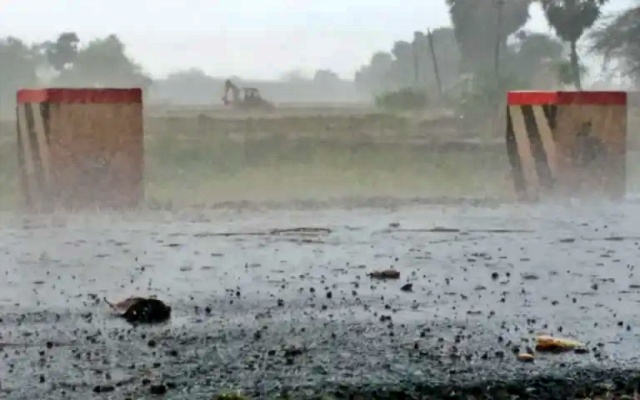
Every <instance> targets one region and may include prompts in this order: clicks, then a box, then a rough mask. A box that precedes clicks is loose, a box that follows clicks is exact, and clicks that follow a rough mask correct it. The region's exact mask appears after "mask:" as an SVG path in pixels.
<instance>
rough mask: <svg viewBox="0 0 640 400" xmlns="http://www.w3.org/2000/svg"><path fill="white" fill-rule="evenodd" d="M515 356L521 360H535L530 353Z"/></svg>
mask: <svg viewBox="0 0 640 400" xmlns="http://www.w3.org/2000/svg"><path fill="white" fill-rule="evenodd" d="M517 357H518V361H522V362H533V361H534V360H535V357H534V356H533V354H531V353H520V354H518V356H517Z"/></svg>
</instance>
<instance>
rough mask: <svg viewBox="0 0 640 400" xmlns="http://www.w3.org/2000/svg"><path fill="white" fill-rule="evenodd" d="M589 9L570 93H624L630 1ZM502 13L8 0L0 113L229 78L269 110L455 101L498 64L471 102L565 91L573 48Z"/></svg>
mask: <svg viewBox="0 0 640 400" xmlns="http://www.w3.org/2000/svg"><path fill="white" fill-rule="evenodd" d="M593 2H594V3H602V7H601V8H599V14H598V17H599V18H597V21H595V23H594V24H592V25H589V24H587V25H588V26H587V25H585V30H584V32H580V35H579V37H578V40H576V41H575V42H576V43H577V49H578V52H579V55H580V59H579V68H576V69H577V70H579V75H580V76H579V78H580V81H581V82H578V84H582V81H584V83H585V84H586V85H588V87H595V88H605V87H606V88H624V89H629V88H631V87H632V86H633V85H635V84H637V83H638V81H640V77H639V76H640V73H638V71H639V69H637V68H636V67H635V65H637V64H634V63H638V60H639V59H640V56H639V55H638V54H639V53H640V52H639V51H638V50H637V49H636V48H634V47H633V46H630V45H628V43H631V42H633V40H632V39H633V38H635V37H633V36H630V35H632V33H631V32H629V30H628V29H627V30H624V29H622V28H621V27H619V26H618V32H617V33H616V32H613V30H614V29H613V28H614V27H615V24H616V23H618V24H621V23H622V22H624V21H622V19H623V15H624V13H627V14H628V13H632V12H636V13H637V10H638V2H637V1H634V0H611V1H598V0H594V1H593ZM499 3H500V1H498V0H474V1H469V0H467V1H465V0H458V1H451V0H432V1H422V2H417V1H413V0H410V1H406V2H403V3H402V4H399V3H396V2H391V1H380V2H377V3H370V2H367V3H364V2H358V1H351V2H349V3H348V4H347V3H345V2H338V1H323V2H313V3H312V2H308V1H295V2H293V1H288V0H269V1H267V0H264V1H257V0H245V1H243V2H232V1H219V2H215V3H211V2H206V1H204V0H190V1H187V0H183V1H174V0H164V1H162V0H156V1H154V2H151V1H143V0H138V1H133V2H132V1H128V0H110V1H107V0H83V1H82V2H78V1H73V0H57V1H56V2H55V7H52V5H51V2H50V1H47V2H45V1H44V0H29V1H15V0H5V1H2V2H0V36H2V39H1V40H0V108H1V109H2V110H4V111H6V110H10V112H12V111H11V110H13V106H14V101H15V100H14V99H15V92H16V90H17V89H19V88H22V87H41V86H68V87H74V86H87V87H100V86H112V87H122V86H142V87H143V88H144V89H145V95H146V101H147V102H150V103H156V104H174V105H212V104H216V105H219V104H221V97H222V86H223V83H224V80H225V79H227V78H229V77H231V78H232V79H233V80H234V81H235V82H236V83H238V84H240V85H241V86H245V87H247V86H254V87H257V88H259V89H260V91H261V92H262V94H263V96H264V97H266V98H268V99H270V100H272V101H274V102H276V103H353V104H355V103H373V101H374V100H375V98H376V96H379V95H381V94H382V93H387V92H393V91H398V90H401V89H403V88H419V89H420V90H422V91H424V92H426V93H427V94H428V95H429V96H430V97H443V96H444V97H447V98H450V97H456V96H458V97H459V95H460V93H461V92H464V91H468V90H469V86H470V85H471V86H473V85H474V83H473V79H474V78H475V81H476V82H477V81H485V80H486V79H485V78H486V77H488V76H492V75H493V74H494V73H495V70H496V67H499V69H500V71H501V74H502V77H501V79H502V82H501V84H500V86H499V88H491V89H486V88H485V89H486V90H485V92H486V93H485V92H481V93H480V94H481V95H482V96H485V97H486V96H488V95H489V94H491V93H499V92H500V91H502V90H503V89H529V88H539V89H545V88H558V87H562V86H566V85H574V84H576V82H575V78H576V76H575V74H573V72H572V71H571V68H570V67H571V65H569V67H567V64H570V63H571V62H574V61H577V59H576V60H574V59H572V57H571V51H570V50H571V42H572V40H567V39H570V38H568V37H567V36H566V35H564V37H563V35H562V34H561V33H562V29H560V30H558V29H557V28H558V27H557V26H556V27H554V26H553V24H550V23H549V22H550V21H551V20H550V18H549V13H548V12H547V13H545V10H543V7H542V6H541V5H540V4H538V2H533V1H530V0H508V1H506V2H504V3H503V4H502V5H501V6H500V15H501V17H500V23H499V24H498V23H497V18H498V17H497V15H498V12H497V9H498V4H499ZM543 3H545V2H543ZM546 3H547V4H549V3H554V2H553V1H551V2H549V1H547V2H546ZM557 3H562V2H561V1H560V2H557ZM547 11H548V10H547ZM627 19H629V17H627ZM638 20H640V18H638ZM498 26H500V28H498ZM635 26H637V23H636V25H635ZM605 33H606V35H605ZM615 34H617V35H618V37H617V38H615V39H616V40H614V38H612V35H615ZM598 35H599V36H598ZM624 35H627V37H626V39H627V42H624V41H623V39H625V38H623V37H622V36H624ZM636 35H637V33H636ZM636 37H637V36H636ZM636 42H638V43H640V39H638V40H636ZM496 44H498V46H496ZM496 48H498V49H499V57H498V58H496V54H495V53H496V51H495V49H496ZM605 60H606V61H608V63H606V64H605V63H604V61H605ZM436 65H437V67H436ZM576 65H578V64H577V63H576ZM567 68H569V70H567ZM436 69H437V70H438V71H437V72H438V74H436ZM567 75H568V76H567ZM478 78H480V79H478ZM475 85H476V86H477V84H475ZM498 89H499V90H498ZM478 90H480V89H478ZM483 90H484V89H483ZM476 94H477V93H476ZM482 96H481V97H482ZM461 101H462V100H460V101H459V102H461Z"/></svg>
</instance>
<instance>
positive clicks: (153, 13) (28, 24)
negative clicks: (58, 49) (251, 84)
mask: <svg viewBox="0 0 640 400" xmlns="http://www.w3.org/2000/svg"><path fill="white" fill-rule="evenodd" d="M630 3H631V0H613V1H612V2H611V3H610V4H609V5H608V6H607V7H606V11H605V12H612V11H616V10H618V9H621V8H624V6H626V5H628V4H630ZM187 4H188V6H185V5H187ZM212 4H213V3H212V2H208V1H205V0H182V1H178V0H155V1H153V2H152V1H150V0H136V1H131V0H83V1H82V2H80V1H77V0H56V2H55V6H53V3H52V2H51V1H50V0H49V1H46V2H45V0H29V1H27V2H24V1H17V0H0V35H2V36H9V35H11V36H17V37H19V38H22V39H24V40H26V41H29V42H36V41H44V40H51V39H53V38H55V36H56V35H57V34H58V33H60V32H63V31H75V32H77V33H78V34H79V36H80V38H81V39H82V40H83V41H88V40H91V39H92V38H95V37H99V36H106V35H108V34H111V33H116V34H118V35H119V36H120V38H121V39H122V40H123V41H124V42H125V43H126V45H127V50H128V53H129V55H131V56H132V57H133V58H134V59H135V60H136V61H137V62H139V63H141V64H142V65H143V66H144V68H145V71H146V72H148V73H149V74H151V75H152V76H153V77H156V78H161V77H164V76H166V75H167V74H169V73H172V72H176V71H178V70H185V69H188V68H191V67H195V68H200V69H202V70H203V71H204V72H206V73H207V74H209V75H211V76H216V77H222V76H229V75H238V76H241V77H243V78H251V79H269V80H271V79H278V78H280V77H281V76H282V75H283V74H284V73H286V72H287V71H291V70H301V71H302V72H305V73H311V72H313V71H315V70H316V69H325V68H326V69H331V70H333V71H335V72H337V73H338V74H339V75H340V76H341V77H343V78H348V79H351V78H353V74H354V73H355V71H356V70H357V69H358V68H359V67H360V66H361V65H363V64H365V63H367V62H368V61H369V59H370V58H371V55H372V54H373V53H374V52H376V51H381V50H382V51H388V50H389V49H390V48H391V46H392V45H393V42H394V41H397V40H411V39H412V37H413V32H414V31H416V30H422V31H425V30H426V29H428V28H431V29H435V28H438V27H442V26H449V25H450V18H449V14H448V10H447V7H446V5H445V2H444V0H433V1H432V2H429V1H416V0H409V1H408V2H405V3H402V7H400V6H398V3H394V2H391V1H378V2H375V3H371V2H366V3H365V2H364V1H351V2H349V3H348V5H346V2H343V1H337V0H325V1H323V2H313V3H312V2H311V1H309V0H297V1H293V0H261V1H258V0H244V1H243V2H234V1H228V0H222V1H219V2H217V3H216V4H215V6H214V5H212ZM123 10H128V12H127V13H123ZM526 29H530V30H533V31H539V32H551V31H550V29H549V27H548V25H547V24H546V21H545V20H544V17H543V16H542V13H541V11H540V10H539V8H538V7H535V6H534V7H533V8H532V19H531V21H529V23H528V24H527V26H526Z"/></svg>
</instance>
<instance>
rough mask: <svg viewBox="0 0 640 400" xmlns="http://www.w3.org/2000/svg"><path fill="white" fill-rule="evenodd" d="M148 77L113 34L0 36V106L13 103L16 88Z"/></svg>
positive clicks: (140, 81) (140, 82)
mask: <svg viewBox="0 0 640 400" xmlns="http://www.w3.org/2000/svg"><path fill="white" fill-rule="evenodd" d="M150 84H151V79H150V78H149V77H148V76H146V75H145V74H144V72H143V71H142V68H141V66H140V65H138V64H137V63H135V62H134V61H133V60H132V59H131V58H129V57H128V56H127V55H126V53H125V45H124V44H123V43H122V41H120V39H119V38H118V37H117V36H115V35H110V36H107V37H105V38H99V39H94V40H92V41H89V42H87V43H84V44H83V43H81V42H80V38H79V37H78V35H77V34H75V33H73V32H65V33H62V34H60V35H59V36H58V37H57V38H56V39H55V40H51V41H46V42H43V43H35V44H27V43H25V42H24V41H22V40H20V39H19V38H15V37H7V38H4V39H0V102H1V103H2V104H0V106H2V108H6V105H7V104H13V103H14V101H15V100H14V99H15V93H16V91H17V90H18V89H20V88H25V87H40V86H44V85H46V86H68V87H78V86H83V87H85V86H88V87H100V86H106V85H108V86H115V87H123V86H131V85H135V86H142V87H145V88H146V87H148V86H149V85H150Z"/></svg>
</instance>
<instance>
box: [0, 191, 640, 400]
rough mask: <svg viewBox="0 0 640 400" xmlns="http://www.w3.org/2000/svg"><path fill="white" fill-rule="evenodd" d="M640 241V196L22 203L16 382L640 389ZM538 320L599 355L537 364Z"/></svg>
mask: <svg viewBox="0 0 640 400" xmlns="http://www.w3.org/2000/svg"><path fill="white" fill-rule="evenodd" d="M299 228H306V229H299ZM308 228H313V229H308ZM639 242H640V205H636V204H625V205H602V204H601V205H591V206H581V205H578V204H572V205H570V206H551V205H540V206H517V207H516V206H512V205H509V206H507V205H503V206H494V207H472V206H464V205H457V206H436V205H404V206H398V207H393V206H391V207H378V208H353V209H344V208H343V209H339V208H325V209H315V210H297V211H285V210H282V209H263V210H258V209H251V210H237V209H236V210H234V209H226V210H216V211H207V212H198V213H195V212H193V213H190V214H189V213H183V214H181V215H177V214H170V213H160V212H149V213H144V214H136V215H120V216H113V215H111V216H109V215H98V216H96V215H94V216H74V217H62V216H58V217H55V218H44V219H42V220H36V219H33V218H32V219H31V220H28V221H27V220H24V219H22V218H18V217H15V216H14V217H11V216H4V222H3V225H2V230H1V231H0V254H1V255H2V258H1V262H0V276H1V277H2V287H1V288H0V318H1V320H0V360H1V361H0V397H1V398H3V399H48V398H52V399H53V398H56V399H57V398H73V399H87V398H114V399H116V398H117V399H122V398H127V397H129V398H147V397H148V396H153V395H152V393H157V395H162V394H161V393H163V392H165V391H166V394H164V396H165V398H170V399H211V398H212V397H213V396H214V395H215V394H217V393H220V392H229V391H231V392H235V391H240V392H242V393H244V394H245V395H247V396H248V397H250V398H254V397H255V398H274V397H277V396H278V395H282V394H287V393H288V394H289V395H290V398H296V399H300V398H313V397H312V395H316V394H333V395H334V396H335V397H338V398H340V397H341V396H342V397H344V398H349V397H348V396H349V395H352V394H354V393H359V394H360V395H361V396H362V397H361V398H372V397H371V396H373V395H374V394H376V393H377V396H378V397H379V398H383V397H384V396H385V395H386V396H391V397H386V398H412V397H401V396H414V397H415V398H443V397H445V395H447V396H453V397H450V398H465V399H466V398H474V397H456V396H462V395H463V393H464V396H468V395H469V394H471V395H476V396H479V395H480V393H491V394H492V397H491V398H562V399H566V398H572V397H571V396H575V397H578V398H585V397H587V396H590V395H593V394H598V393H614V392H622V391H625V392H627V393H632V392H633V389H634V387H635V386H634V385H636V382H637V381H638V377H640V368H638V367H637V366H638V365H639V364H638V354H639V353H638V350H639V349H640V345H639V344H640V342H639V340H638V332H640V318H639V313H638V311H637V310H638V302H639V301H640V271H636V269H635V267H636V260H637V256H638V255H639V254H640V248H639ZM387 268H394V269H396V270H398V271H399V272H400V279H398V280H387V281H380V280H373V279H371V278H370V277H369V276H368V275H367V274H368V273H370V272H372V271H374V270H380V269H387ZM407 283H411V284H412V285H411V286H412V287H411V289H412V290H407V289H409V288H408V287H405V288H404V289H405V290H401V288H402V287H403V286H405V285H406V284H407ZM151 294H153V295H157V296H158V298H160V299H162V300H164V301H166V302H167V303H169V304H170V305H171V306H172V308H173V314H172V319H171V321H170V322H169V323H167V324H164V325H158V326H151V327H135V328H132V327H131V326H129V325H127V323H126V322H125V321H124V320H122V319H119V318H116V317H114V316H112V315H110V314H109V312H108V311H109V310H108V308H107V306H106V305H105V304H104V302H102V301H101V299H102V298H103V297H106V298H108V299H110V300H119V299H122V298H125V297H128V296H131V295H151ZM539 333H546V334H553V335H558V336H563V337H569V338H575V339H578V340H580V341H583V342H585V343H586V344H587V347H588V348H589V350H590V351H589V353H587V354H574V353H567V354H550V355H546V354H539V355H537V357H536V361H535V362H534V363H522V362H519V361H518V360H517V359H516V357H515V355H514V352H518V351H525V350H526V349H527V347H528V346H531V347H533V344H534V343H533V339H534V338H535V336H536V335H537V334H539ZM634 368H638V371H639V372H638V373H637V374H636V373H635V372H634ZM594 391H595V392H594ZM98 392H99V393H98ZM429 395H430V396H432V397H428V396H429ZM501 396H502V397H501ZM504 396H507V397H504ZM509 396H519V397H509ZM351 398H353V397H351ZM475 398H480V397H475Z"/></svg>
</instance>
